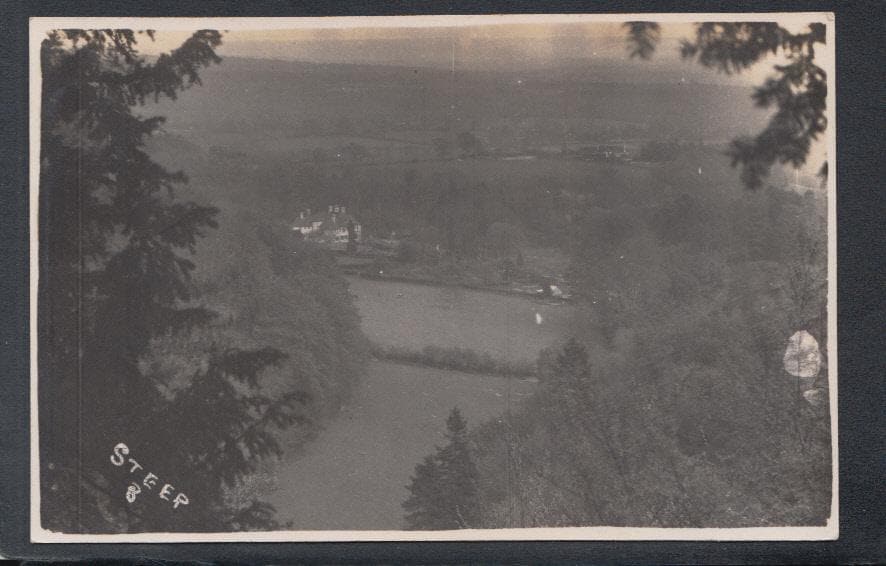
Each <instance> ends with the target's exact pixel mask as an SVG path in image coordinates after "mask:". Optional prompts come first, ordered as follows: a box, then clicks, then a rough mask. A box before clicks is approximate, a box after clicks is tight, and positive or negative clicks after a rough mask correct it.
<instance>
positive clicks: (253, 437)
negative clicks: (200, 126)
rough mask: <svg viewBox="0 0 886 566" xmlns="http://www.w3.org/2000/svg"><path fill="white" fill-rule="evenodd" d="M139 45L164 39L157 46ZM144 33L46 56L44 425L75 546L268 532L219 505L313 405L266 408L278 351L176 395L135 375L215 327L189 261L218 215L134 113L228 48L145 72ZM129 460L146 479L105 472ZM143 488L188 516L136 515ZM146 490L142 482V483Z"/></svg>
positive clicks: (52, 490) (63, 41)
mask: <svg viewBox="0 0 886 566" xmlns="http://www.w3.org/2000/svg"><path fill="white" fill-rule="evenodd" d="M145 35H147V36H149V37H152V33H151V32H145ZM137 38H138V35H137V34H136V33H135V32H133V31H132V30H64V31H56V32H53V33H51V34H50V35H49V37H48V38H47V39H46V40H44V42H43V45H42V49H41V60H42V61H41V62H42V68H43V77H42V78H43V92H42V108H41V112H42V120H41V177H40V286H39V301H40V308H39V325H40V349H39V351H40V358H39V363H40V378H39V389H40V406H41V408H43V410H41V412H40V417H41V419H40V427H41V445H40V453H41V463H42V470H41V472H42V475H41V484H42V490H41V492H42V494H43V496H42V501H41V504H42V517H43V521H44V527H46V528H49V529H52V530H62V531H66V532H109V531H110V532H114V531H142V530H161V531H169V530H219V529H237V528H260V527H264V528H267V527H269V526H274V525H275V524H276V523H275V522H274V521H273V518H272V509H270V508H268V506H267V505H264V504H260V503H257V502H252V503H250V504H247V505H241V506H232V505H230V504H228V502H226V500H225V490H226V489H229V488H230V487H231V486H233V485H235V484H236V483H237V482H238V481H240V480H242V479H243V478H244V477H245V475H247V474H248V473H250V472H251V471H253V470H254V469H255V467H256V465H257V462H259V461H260V460H261V459H262V458H264V457H266V456H269V455H273V454H276V453H279V450H280V449H279V446H278V445H277V444H276V441H275V439H274V437H273V435H272V433H271V430H272V429H274V428H282V427H286V426H288V425H290V424H292V423H295V422H298V421H299V420H300V419H301V418H302V417H301V416H300V411H301V407H302V406H303V404H304V402H305V401H306V398H305V397H304V395H302V394H299V393H296V392H290V393H287V394H285V395H283V396H281V397H279V398H276V397H275V398H274V399H271V398H269V397H268V396H266V395H264V394H263V393H262V392H261V388H260V386H259V378H260V376H261V375H262V373H263V372H264V371H265V370H266V369H268V368H271V367H273V366H275V365H278V364H280V363H281V362H282V361H283V359H284V357H285V356H284V354H283V353H281V352H280V351H278V350H275V349H273V348H258V349H254V350H250V349H239V348H224V349H219V348H212V349H210V350H209V351H207V352H204V353H203V354H201V356H202V358H203V361H202V362H201V363H200V364H198V366H197V368H196V369H193V368H192V369H191V370H190V371H189V372H186V374H185V375H184V376H181V377H182V381H183V382H184V384H183V385H182V384H179V387H177V388H170V387H169V385H170V384H169V383H163V382H162V380H161V379H160V377H159V376H158V375H152V374H145V373H144V372H143V371H142V369H141V368H140V360H141V359H142V357H143V356H144V355H146V354H147V353H148V351H149V349H150V347H151V342H152V340H154V339H155V338H158V337H162V336H169V335H172V334H179V333H187V332H189V331H190V330H194V329H197V328H199V327H201V326H203V325H205V324H206V323H207V322H209V321H210V320H212V319H213V318H214V316H215V315H214V313H213V312H212V311H211V310H209V309H207V308H205V307H202V306H200V305H199V304H198V303H196V302H195V299H196V295H197V292H196V288H195V286H194V284H193V283H192V281H191V273H192V271H193V270H194V268H195V265H194V263H193V262H192V261H191V259H190V257H191V256H192V255H193V253H194V251H195V248H196V244H197V241H198V239H199V238H200V237H201V236H203V235H204V234H205V233H206V231H207V230H208V229H211V228H216V227H217V222H216V215H217V212H218V211H217V210H216V209H215V208H213V207H208V206H202V205H199V204H197V203H195V202H188V201H181V200H177V199H176V198H175V194H174V189H175V188H176V186H177V185H180V184H182V183H184V182H185V181H186V177H185V175H184V174H183V173H181V172H175V173H173V172H170V171H167V170H166V169H164V168H163V167H161V166H160V165H158V164H157V163H155V162H154V161H152V160H151V158H150V157H149V156H148V155H147V153H146V152H145V149H144V144H145V140H146V139H147V138H148V137H149V136H151V135H152V134H153V133H155V132H157V131H158V129H159V128H160V127H161V124H162V122H163V119H162V118H160V117H150V118H145V117H141V116H140V115H138V114H137V113H136V112H135V111H134V109H135V107H137V106H139V105H141V104H143V103H145V101H146V100H148V99H153V100H157V99H159V98H160V97H167V98H175V97H176V95H177V93H178V92H179V91H181V90H183V89H186V88H188V87H189V86H191V85H194V84H198V83H199V72H200V70H201V69H202V68H204V67H206V66H208V65H210V64H212V63H218V62H219V61H220V59H219V57H218V56H217V55H216V54H215V51H214V49H215V48H216V47H218V46H219V45H220V43H221V35H220V34H219V33H218V32H216V31H209V30H202V31H198V32H196V33H194V34H193V35H192V36H191V37H190V38H189V39H188V40H187V41H185V43H184V44H183V45H182V46H181V47H180V48H178V49H176V50H175V51H173V52H172V53H169V54H164V55H162V56H160V57H159V58H158V59H157V60H156V61H154V62H153V63H148V62H147V61H145V59H144V58H143V57H141V56H140V55H139V53H138V51H137ZM119 442H123V443H125V444H126V445H127V446H129V447H130V449H131V451H132V454H131V455H132V457H133V458H135V459H136V460H137V461H138V462H139V464H140V465H141V466H143V467H144V469H143V470H139V471H138V472H133V473H132V474H131V476H130V475H129V474H127V472H128V471H129V467H128V466H126V467H115V466H114V465H113V464H112V463H111V462H109V456H110V455H111V453H112V450H113V448H114V446H115V445H117V443H119ZM148 471H150V472H152V473H154V474H156V475H158V476H159V477H160V478H161V481H168V482H169V483H171V484H176V487H177V489H178V490H179V491H180V492H182V493H185V492H187V494H188V499H189V503H188V504H185V505H182V506H180V507H178V508H173V506H172V505H169V504H168V502H167V501H165V500H164V499H163V498H161V497H158V493H156V492H157V491H159V490H160V486H162V485H163V484H162V483H161V484H159V485H158V486H156V487H154V488H148V487H147V486H144V487H143V490H145V491H151V490H153V491H154V493H153V494H142V495H139V496H138V498H137V499H136V501H138V504H135V503H132V502H130V503H127V501H126V499H125V498H124V494H125V493H126V490H127V485H130V484H132V483H135V484H139V482H142V477H143V475H144V474H145V473H147V472H148ZM139 473H141V474H142V475H141V476H139V475H138V474H139Z"/></svg>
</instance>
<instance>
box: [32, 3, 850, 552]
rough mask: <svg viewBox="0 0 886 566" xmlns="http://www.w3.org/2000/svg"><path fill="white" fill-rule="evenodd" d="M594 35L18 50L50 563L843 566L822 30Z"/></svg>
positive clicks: (241, 39)
mask: <svg viewBox="0 0 886 566" xmlns="http://www.w3.org/2000/svg"><path fill="white" fill-rule="evenodd" d="M605 20H606V21H602V20H601V21H592V19H591V18H589V17H579V16H575V17H572V18H570V17H568V16H558V17H553V16H548V17H525V18H522V19H518V18H510V19H508V18H505V17H491V16H490V17H465V18H448V17H433V18H427V17H423V18H370V19H362V20H361V19H359V18H346V19H337V18H324V19H319V20H289V21H282V20H261V21H258V20H225V21H224V22H213V21H211V20H207V21H205V22H202V23H201V22H199V21H197V20H192V21H188V22H187V25H186V24H185V22H184V21H175V20H155V21H151V20H135V19H133V20H120V21H119V22H118V21H114V20H103V21H96V22H94V24H93V25H90V22H89V21H86V20H69V21H64V20H46V21H35V22H33V23H32V25H33V29H32V52H33V53H34V55H35V63H34V66H33V68H32V91H33V92H32V95H33V97H35V100H36V102H37V105H36V106H35V107H36V108H39V110H38V111H36V113H35V114H34V115H33V116H32V120H33V122H34V124H33V127H34V133H36V136H35V140H34V146H33V148H32V149H33V151H34V155H33V157H32V159H33V162H32V167H33V170H34V172H38V173H39V175H38V176H35V185H34V186H33V187H32V202H33V203H34V204H36V205H38V206H36V207H33V208H35V209H37V208H38V209H39V212H36V211H35V216H34V217H33V218H32V228H33V229H34V234H35V235H37V236H39V241H38V240H37V239H35V240H34V242H33V249H32V252H33V253H34V254H36V255H35V257H34V260H33V264H32V269H33V270H34V272H35V273H36V274H39V283H38V284H37V286H36V287H35V288H34V290H33V293H34V299H36V303H37V307H36V309H35V311H34V312H33V313H32V320H33V322H34V323H35V327H36V328H37V332H36V334H35V335H34V338H33V342H32V346H33V361H34V362H36V364H35V375H34V383H33V386H34V391H35V393H36V395H35V397H34V407H35V409H37V411H35V415H34V434H35V441H38V442H35V445H34V452H33V456H34V460H35V464H34V468H33V473H34V477H33V481H34V485H35V487H37V488H38V490H37V491H36V492H35V497H34V500H33V502H34V511H35V512H36V513H35V519H34V524H33V525H32V536H33V537H34V538H35V540H38V541H65V540H95V541H105V540H107V541H114V540H116V541H120V540H131V541H138V540H150V541H157V542H162V541H173V540H181V541H185V540H190V541H201V540H207V541H208V540H249V541H260V540H434V539H453V540H458V539H494V538H507V539H521V538H525V539H533V538H540V539H557V538H559V539H569V538H573V539H574V538H578V539H581V538H588V539H594V538H602V539H632V538H633V539H646V538H650V539H667V538H674V539H693V538H721V539H729V538H733V539H809V538H812V539H815V538H817V539H821V538H831V537H833V536H835V535H836V517H837V514H836V512H837V509H836V492H835V486H836V477H835V475H834V474H835V473H836V472H835V470H836V468H835V457H836V448H835V446H834V445H833V443H832V442H833V439H834V438H835V436H834V431H835V430H836V429H835V423H834V422H833V419H834V418H835V415H834V408H835V399H836V375H835V367H836V366H835V359H834V356H835V351H834V349H833V340H834V339H835V331H836V329H835V328H834V325H833V321H834V319H833V314H834V308H835V307H834V304H833V276H834V274H833V265H834V264H833V251H832V250H833V245H834V241H833V230H834V226H833V218H834V217H833V210H832V206H833V192H834V189H835V188H834V184H833V171H834V162H833V134H832V132H833V122H832V116H833V112H832V110H831V109H832V108H833V96H832V92H831V90H829V85H828V78H829V77H831V76H833V61H832V56H831V53H832V46H833V37H832V30H831V28H830V27H827V24H826V21H827V20H826V18H825V17H824V16H823V15H817V14H803V15H793V16H788V15H772V16H770V20H769V21H761V20H760V18H757V17H751V16H747V19H746V20H743V19H742V18H741V17H740V16H738V17H736V16H723V17H722V19H721V18H717V21H718V22H721V23H710V22H706V21H705V20H704V19H698V18H697V17H693V18H682V19H681V18H680V17H678V16H673V15H671V16H654V17H653V16H649V17H648V18H647V20H648V21H643V22H640V21H635V20H634V19H633V18H631V19H623V20H622V21H618V20H617V19H616V18H614V17H609V18H605ZM222 23H223V24H224V25H222ZM263 25H266V26H267V28H266V29H263V27H262V26H263ZM204 28H209V29H204ZM142 29H144V30H147V29H152V30H156V31H152V32H141V31H138V30H142ZM222 30H224V31H222ZM829 119H830V121H829ZM829 299H830V303H829ZM157 533H174V534H172V535H163V536H159V535H158V534H157ZM238 537H240V538H238Z"/></svg>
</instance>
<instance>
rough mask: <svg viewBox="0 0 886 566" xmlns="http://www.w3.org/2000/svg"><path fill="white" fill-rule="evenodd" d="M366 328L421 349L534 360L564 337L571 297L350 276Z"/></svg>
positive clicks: (384, 339)
mask: <svg viewBox="0 0 886 566" xmlns="http://www.w3.org/2000/svg"><path fill="white" fill-rule="evenodd" d="M348 281H349V283H350V286H351V293H352V294H353V295H355V297H356V298H355V300H356V304H357V308H358V309H359V311H360V316H361V317H362V319H363V322H362V325H363V332H364V333H366V335H367V336H368V337H369V339H370V340H372V341H373V342H376V343H378V344H382V345H386V346H387V345H393V346H401V347H406V348H411V349H416V350H418V349H421V348H423V347H424V346H426V345H429V344H434V345H437V346H445V347H460V348H470V349H472V350H476V351H478V352H488V353H489V354H491V355H492V356H493V357H495V358H498V359H504V360H508V361H515V362H516V361H529V362H532V361H535V360H536V358H537V357H538V352H539V350H541V349H542V348H546V347H548V346H550V345H551V344H553V343H555V342H556V341H557V340H558V339H560V338H562V337H563V335H564V334H565V333H566V332H567V329H568V327H569V325H570V322H571V317H572V313H573V307H572V306H571V305H569V304H568V303H555V304H548V303H544V302H542V301H538V300H534V299H531V298H526V297H520V296H516V295H503V294H498V293H490V292H485V291H475V290H471V289H464V288H459V287H434V286H429V285H418V284H414V283H401V282H391V281H378V280H372V279H363V278H360V277H351V278H348Z"/></svg>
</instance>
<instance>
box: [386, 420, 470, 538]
mask: <svg viewBox="0 0 886 566" xmlns="http://www.w3.org/2000/svg"><path fill="white" fill-rule="evenodd" d="M446 439H447V440H448V441H449V442H448V444H447V445H446V446H444V447H443V448H437V450H436V452H435V453H434V454H432V455H430V456H427V457H425V459H424V461H423V462H422V463H420V464H418V465H417V466H416V467H415V474H414V475H413V476H412V478H411V480H412V481H411V483H410V485H409V486H408V489H409V491H410V496H409V498H408V499H407V500H406V501H405V502H404V503H403V508H404V509H405V510H406V512H407V513H406V522H407V525H408V528H410V529H421V530H449V529H467V528H477V527H478V526H479V521H480V507H479V504H478V499H477V467H476V465H475V464H474V461H473V459H472V458H471V453H470V447H469V440H468V427H467V422H466V421H465V420H464V418H463V417H462V416H461V411H459V410H458V408H457V407H456V408H453V409H452V411H451V412H450V413H449V417H448V418H447V419H446Z"/></svg>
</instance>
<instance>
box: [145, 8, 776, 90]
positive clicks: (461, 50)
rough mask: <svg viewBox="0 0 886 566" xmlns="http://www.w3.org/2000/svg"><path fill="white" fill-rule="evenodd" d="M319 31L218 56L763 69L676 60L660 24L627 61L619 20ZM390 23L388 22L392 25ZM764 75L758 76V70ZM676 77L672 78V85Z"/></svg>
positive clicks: (165, 40)
mask: <svg viewBox="0 0 886 566" xmlns="http://www.w3.org/2000/svg"><path fill="white" fill-rule="evenodd" d="M320 20H326V22H323V21H321V22H319V24H317V25H320V26H321V27H301V28H289V29H270V30H268V29H264V30H256V29H233V30H229V31H227V32H225V33H224V39H223V43H222V46H221V47H220V48H219V49H218V53H219V55H221V56H223V57H224V56H229V57H249V58H261V59H283V60H300V61H308V62H315V63H362V64H384V65H402V66H416V67H438V68H450V67H452V66H454V67H456V68H459V69H486V70H494V69H507V70H515V69H520V68H526V69H539V68H545V67H549V66H551V65H552V64H553V63H554V62H557V63H558V64H564V63H566V64H581V63H589V64H594V63H609V64H612V63H618V64H621V65H624V66H625V67H626V68H628V69H630V68H635V69H636V73H638V74H642V73H644V72H650V71H660V70H661V69H662V68H663V67H664V66H666V67H667V68H668V69H669V70H673V71H674V72H675V73H677V74H680V75H682V74H688V75H690V76H691V77H692V79H693V80H698V81H703V82H725V83H739V84H750V83H753V82H759V80H760V79H761V78H763V76H764V75H765V71H764V68H763V67H764V66H763V65H761V66H760V67H759V68H758V69H755V70H753V71H752V72H750V73H746V74H743V75H740V76H731V77H730V76H726V75H723V74H720V73H717V72H716V71H713V70H707V69H704V68H702V67H701V66H700V65H698V64H694V63H691V62H684V61H682V60H681V59H680V57H679V54H678V52H679V42H680V40H681V39H683V38H688V37H691V35H692V33H693V27H692V25H691V24H688V23H666V24H663V25H662V33H661V35H662V37H661V42H660V43H659V46H658V49H657V51H656V53H655V56H654V58H653V60H652V61H639V60H631V59H630V58H629V56H628V50H627V44H626V41H625V32H624V30H623V28H622V24H621V23H620V22H603V23H599V22H580V23H564V22H562V21H560V22H551V23H547V22H543V23H514V24H511V23H487V22H488V21H489V20H488V17H487V19H486V20H484V21H482V23H479V24H471V23H468V24H467V25H440V24H439V20H438V23H436V25H434V22H428V25H408V26H404V25H403V23H404V22H402V21H396V20H399V18H387V19H385V20H382V21H377V23H382V22H383V23H384V24H385V25H375V26H373V27H367V26H365V24H364V25H363V26H360V27H350V26H335V25H334V22H332V20H337V18H322V19H320ZM391 20H394V21H391ZM189 33H190V32H188V31H179V30H161V31H158V32H157V35H156V39H155V41H154V42H153V43H152V42H150V41H149V40H147V38H145V40H144V41H143V43H142V44H141V48H142V50H143V51H144V52H145V53H146V54H151V55H153V54H157V53H161V52H164V51H168V50H170V49H173V48H174V47H176V46H178V45H180V44H181V42H182V41H184V40H185V39H186V38H187V37H188V35H189ZM761 71H763V72H761ZM680 78H681V77H680V76H676V75H675V76H674V80H679V79H680Z"/></svg>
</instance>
